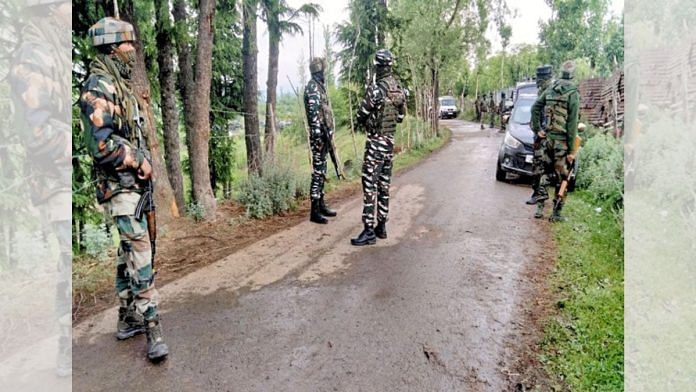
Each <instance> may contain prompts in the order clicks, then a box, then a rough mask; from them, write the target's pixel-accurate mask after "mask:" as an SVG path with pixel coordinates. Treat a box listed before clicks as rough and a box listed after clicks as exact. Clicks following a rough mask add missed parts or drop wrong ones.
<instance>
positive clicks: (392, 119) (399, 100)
mask: <svg viewBox="0 0 696 392" xmlns="http://www.w3.org/2000/svg"><path fill="white" fill-rule="evenodd" d="M377 85H378V86H379V89H380V91H381V92H382V97H383V98H382V105H381V108H380V110H378V112H377V116H376V118H375V120H376V121H375V125H377V126H378V127H379V128H378V132H379V133H380V134H382V135H393V134H394V132H396V123H397V118H398V116H399V110H398V108H399V107H401V106H403V105H404V103H405V102H406V97H405V95H404V92H403V90H402V89H401V87H399V84H398V83H397V82H396V78H394V76H388V77H386V78H384V79H381V80H379V81H378V82H377Z"/></svg>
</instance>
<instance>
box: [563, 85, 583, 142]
mask: <svg viewBox="0 0 696 392" xmlns="http://www.w3.org/2000/svg"><path fill="white" fill-rule="evenodd" d="M579 115H580V94H579V93H578V92H577V91H575V92H573V93H572V94H570V97H568V121H566V127H567V128H566V131H567V132H568V147H569V148H570V149H572V148H573V145H574V144H575V143H574V142H575V137H576V136H578V116H579ZM576 152H577V151H570V154H575V153H576Z"/></svg>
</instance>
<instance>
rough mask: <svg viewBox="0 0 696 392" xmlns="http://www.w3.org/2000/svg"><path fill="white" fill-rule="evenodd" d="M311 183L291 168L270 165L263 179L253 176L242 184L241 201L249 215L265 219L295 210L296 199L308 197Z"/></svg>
mask: <svg viewBox="0 0 696 392" xmlns="http://www.w3.org/2000/svg"><path fill="white" fill-rule="evenodd" d="M306 183H307V180H306V179H305V178H303V177H302V176H300V175H298V174H297V173H296V172H295V171H294V170H293V169H292V168H291V167H289V166H286V165H283V164H280V163H277V164H275V165H270V164H266V165H264V168H263V177H259V176H257V175H252V176H251V177H249V178H248V179H247V180H246V181H244V182H243V183H242V185H241V189H240V193H239V202H240V203H242V205H244V206H245V207H246V209H247V212H246V214H247V216H248V217H250V218H255V219H263V218H266V217H268V216H271V215H274V214H280V213H283V212H286V211H288V210H291V209H294V208H295V205H296V204H295V200H296V199H297V198H299V197H304V196H306V195H307V189H306V188H307V186H306V185H307V184H306Z"/></svg>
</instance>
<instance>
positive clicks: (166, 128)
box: [155, 0, 186, 211]
mask: <svg viewBox="0 0 696 392" xmlns="http://www.w3.org/2000/svg"><path fill="white" fill-rule="evenodd" d="M155 14H156V18H157V23H156V30H157V47H158V49H159V50H158V51H157V64H158V65H159V82H160V105H161V108H162V131H163V136H164V160H165V162H166V165H167V174H168V175H169V182H170V183H171V184H172V190H173V191H174V199H175V200H176V205H177V207H178V208H179V211H184V209H185V208H186V204H185V201H184V177H183V173H182V170H181V157H180V153H179V112H178V110H177V107H176V80H175V78H176V74H175V73H174V43H173V40H172V37H174V31H173V25H172V21H171V19H170V17H169V2H168V1H163V0H155Z"/></svg>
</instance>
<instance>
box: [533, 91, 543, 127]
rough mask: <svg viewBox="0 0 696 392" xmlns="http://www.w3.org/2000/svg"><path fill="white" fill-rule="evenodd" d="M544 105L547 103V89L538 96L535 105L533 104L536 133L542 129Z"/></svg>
mask: <svg viewBox="0 0 696 392" xmlns="http://www.w3.org/2000/svg"><path fill="white" fill-rule="evenodd" d="M544 105H546V90H544V92H542V93H541V95H539V96H538V97H537V99H536V101H534V105H532V131H534V133H535V134H536V133H539V131H541V110H542V109H543V108H544Z"/></svg>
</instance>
